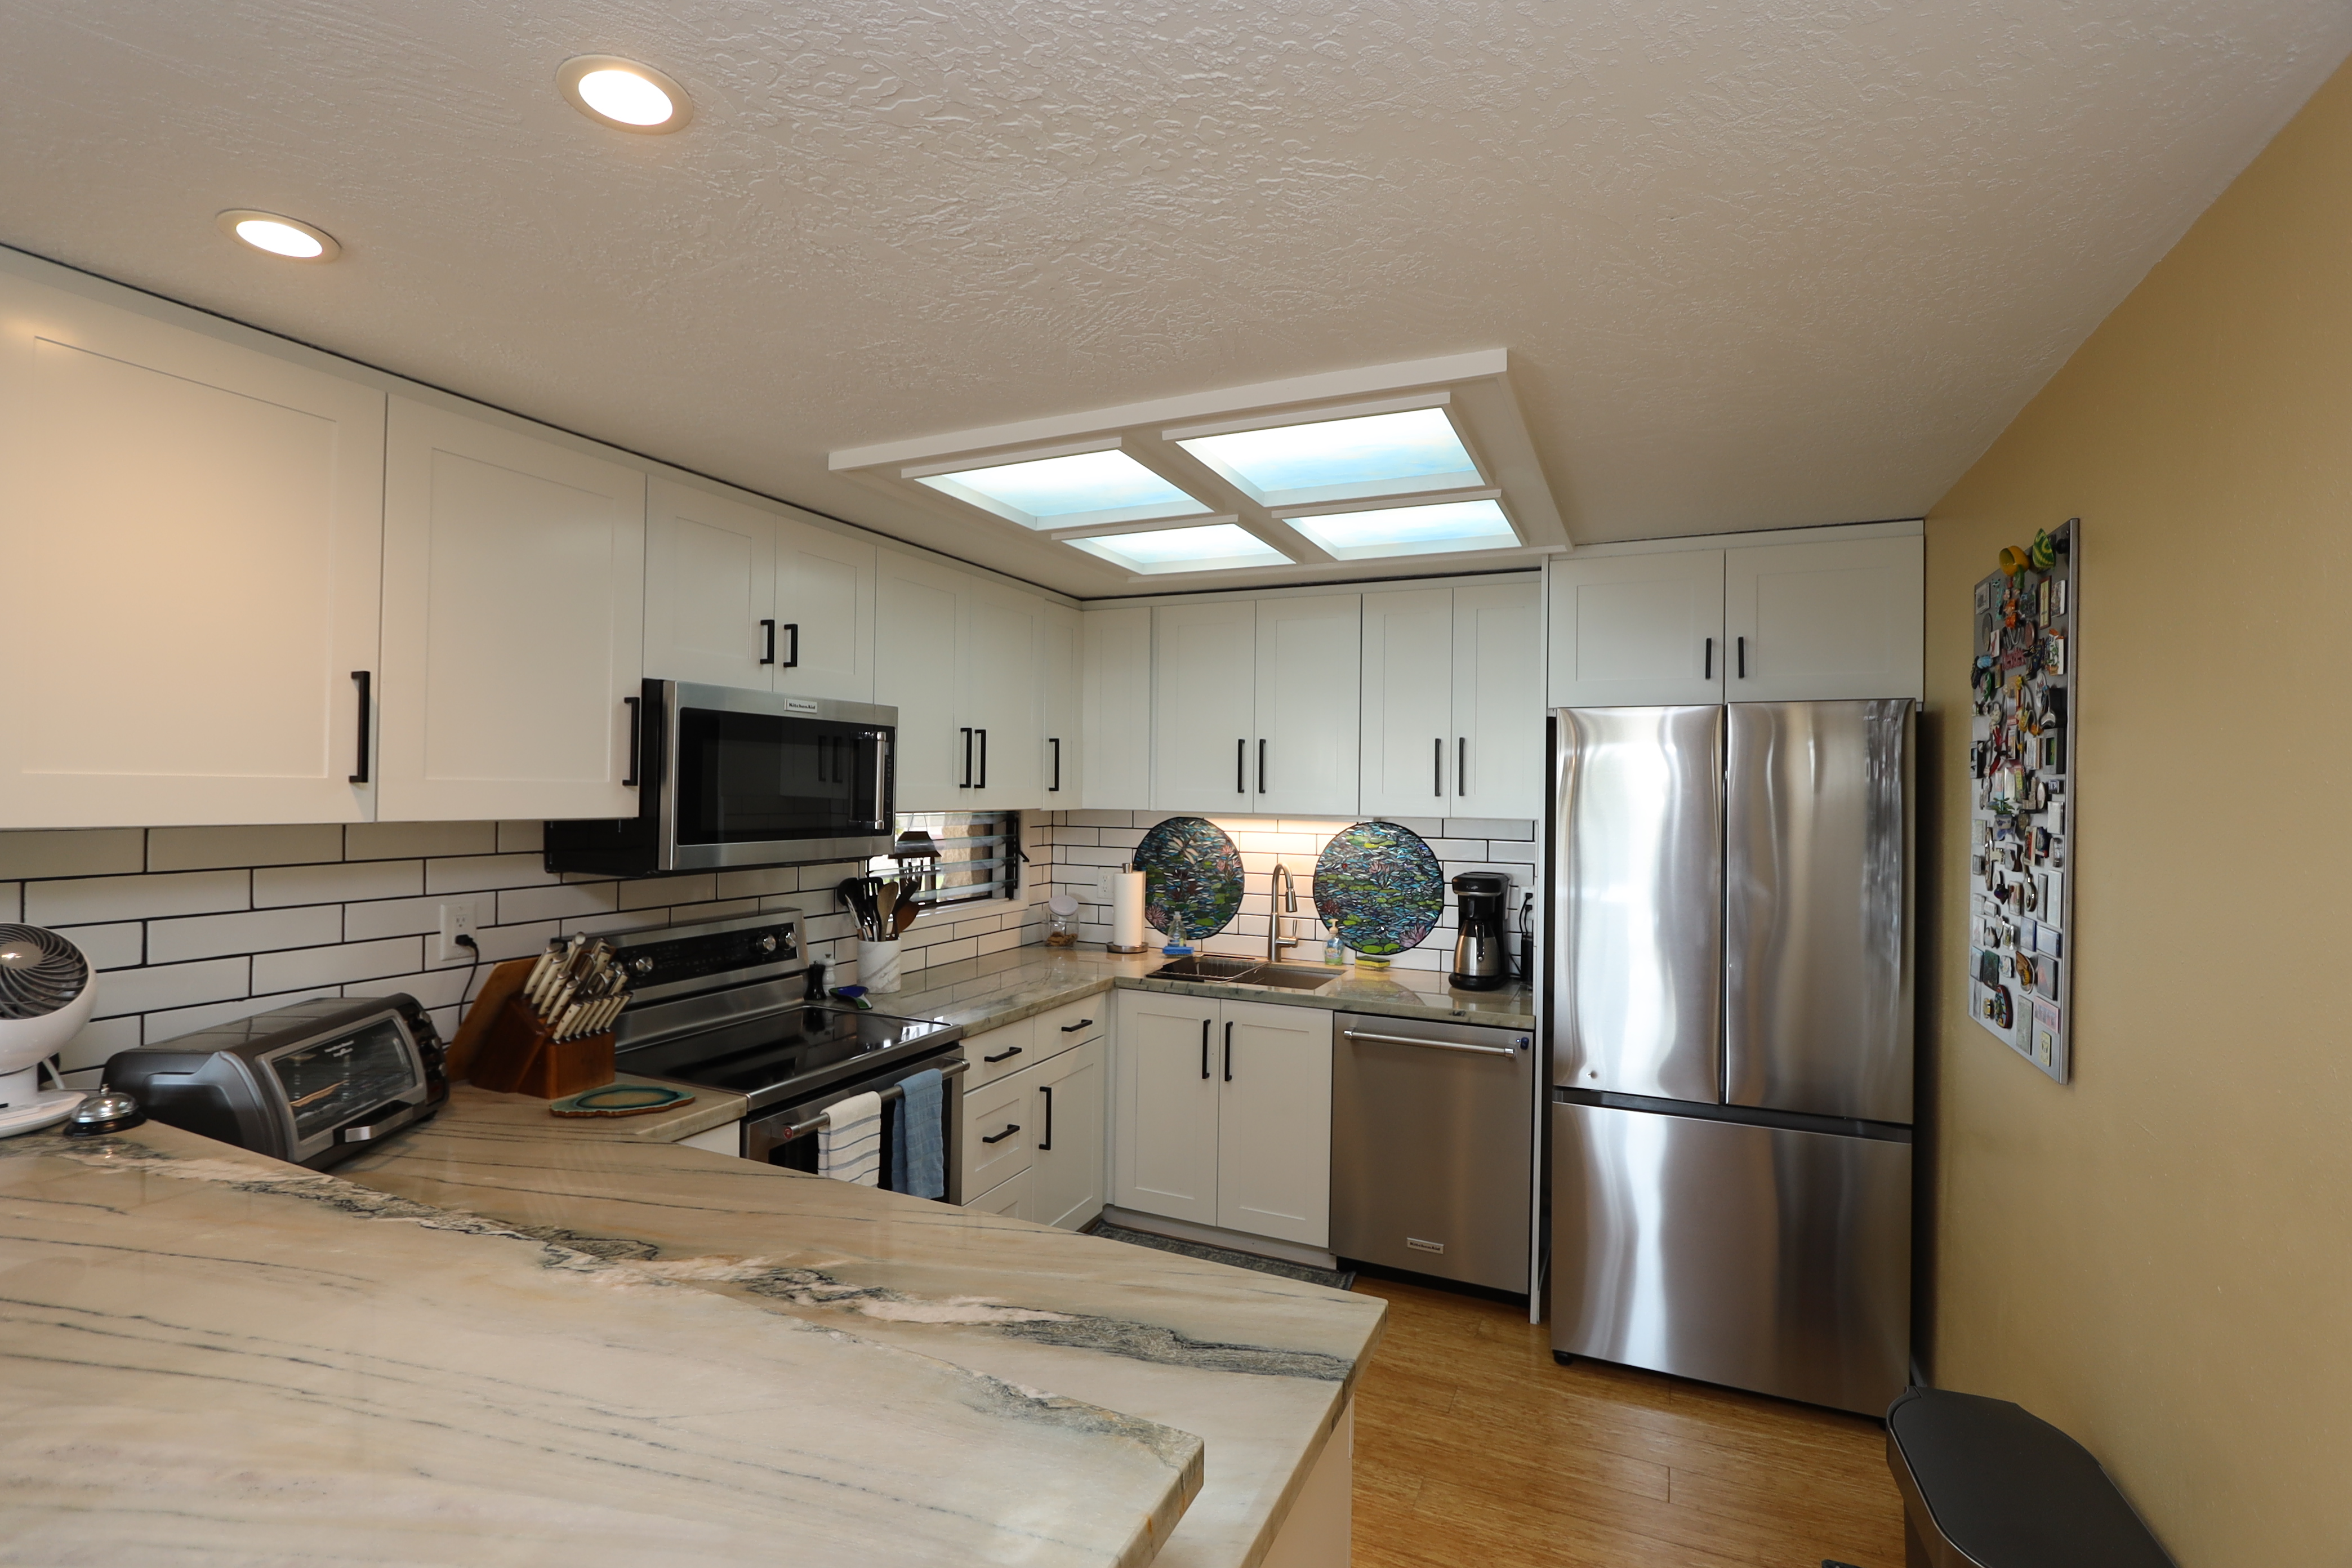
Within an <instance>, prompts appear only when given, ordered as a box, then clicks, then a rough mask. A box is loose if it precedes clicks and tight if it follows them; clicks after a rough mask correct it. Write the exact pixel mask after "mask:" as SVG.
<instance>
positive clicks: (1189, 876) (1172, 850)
mask: <svg viewBox="0 0 2352 1568" xmlns="http://www.w3.org/2000/svg"><path fill="white" fill-rule="evenodd" d="M1135 868H1136V869H1137V870H1139V871H1140V872H1142V873H1143V918H1144V919H1145V920H1146V921H1150V923H1151V926H1152V928H1153V929H1154V930H1156V931H1166V932H1168V933H1169V934H1171V935H1173V934H1174V931H1175V928H1174V926H1173V924H1172V923H1171V922H1172V921H1175V920H1177V919H1179V918H1181V920H1182V921H1183V925H1184V940H1185V941H1186V942H1203V941H1206V940H1207V939H1208V938H1210V937H1213V936H1214V935H1216V934H1217V933H1218V932H1219V931H1223V930H1224V929H1225V928H1226V927H1227V926H1229V925H1231V924H1233V923H1234V916H1235V915H1237V914H1239V913H1241V912H1242V854H1241V851H1240V850H1238V849H1236V848H1234V841H1233V840H1232V839H1230V838H1228V837H1225V830H1224V829H1223V828H1222V827H1219V826H1217V825H1216V824H1215V823H1213V822H1211V821H1209V820H1208V819H1207V818H1206V817H1201V816H1171V817H1170V818H1169V819H1168V820H1167V821H1165V822H1162V823H1160V824H1159V825H1157V826H1154V827H1153V828H1152V829H1151V831H1150V832H1149V833H1147V834H1145V835H1144V836H1143V842H1142V843H1141V844H1139V845H1137V846H1136V849H1135Z"/></svg>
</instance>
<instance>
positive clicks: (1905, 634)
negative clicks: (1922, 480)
mask: <svg viewBox="0 0 2352 1568" xmlns="http://www.w3.org/2000/svg"><path fill="white" fill-rule="evenodd" d="M1924 543H1925V541H1924V540H1922V539H1921V538H1920V537H1918V536H1917V535H1916V534H1915V535H1912V536H1909V537H1907V538H1897V539H1848V540H1838V541H1825V542H1822V543H1818V544H1772V545H1759V546H1756V547H1753V548H1749V549H1742V550H1732V551H1728V552H1726V557H1727V559H1726V563H1725V569H1724V628H1723V629H1724V632H1725V635H1726V637H1727V642H1728V647H1729V648H1730V650H1731V659H1730V668H1729V669H1728V671H1727V674H1728V676H1729V679H1728V680H1727V682H1726V685H1725V689H1724V695H1725V696H1726V697H1727V698H1728V699H1729V700H1731V701H1734V702H1777V701H1803V700H1816V701H1823V700H1835V699H1839V698H1854V697H1909V698H1914V699H1916V698H1920V697H1923V696H1924V695H1925V694H1926V692H1925V686H1924V682H1925V680H1926V669H1925V667H1924V665H1923V662H1922V659H1923V638H1924V637H1925V629H1924V626H1923V625H1922V616H1923V613H1924V612H1923V606H1922V603H1921V597H1922V594H1923V589H1924V572H1925V557H1924V551H1923V549H1922V546H1923V545H1924Z"/></svg>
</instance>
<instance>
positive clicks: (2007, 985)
mask: <svg viewBox="0 0 2352 1568" xmlns="http://www.w3.org/2000/svg"><path fill="white" fill-rule="evenodd" d="M2082 526H2083V525H2082V519H2080V518H2070V519H2069V520H2068V521H2065V522H2064V523H2063V524H2061V525H2060V526H2059V527H2057V528H2055V529H2053V530H2051V531H2048V532H2045V533H2040V534H2036V535H2035V536H2034V539H2033V542H2032V544H2030V545H2023V546H2011V547H2010V548H2008V549H2005V550H2003V551H2002V552H2001V562H2000V564H2001V570H2000V571H1997V572H1995V573H1993V574H1991V575H1990V576H1989V577H1986V578H1984V579H1983V580H1982V581H1980V582H1979V583H1978V584H1977V585H1976V648H1975V654H1974V658H1972V659H1971V661H1970V666H1969V686H1970V690H1971V692H1972V695H1973V707H1974V710H1975V713H1974V717H1973V719H1972V720H1971V721H1970V726H1969V741H1970V743H1969V781H1970V789H1971V791H1972V794H1971V796H1970V802H1969V1010H1970V1011H1971V1012H1972V1013H1973V1014H1974V1015H1975V1016H1976V1020H1977V1022H1978V1023H1979V1024H1981V1025H1983V1026H1985V1027H1986V1028H1987V1029H1989V1030H1990V1031H1991V1032H1992V1033H1993V1035H1994V1036H1996V1037H1998V1038H1999V1039H2000V1042H2001V1043H2002V1044H2003V1045H2006V1046H2007V1047H2009V1048H2010V1049H2011V1050H2013V1051H2015V1052H2016V1053H2017V1054H2018V1055H2019V1056H2021V1057H2023V1058H2025V1059H2026V1060H2028V1061H2030V1062H2032V1064H2033V1065H2034V1066H2035V1067H2038V1068H2041V1069H2042V1071H2043V1072H2045V1073H2048V1074H2049V1075H2050V1076H2051V1077H2052V1078H2053V1079H2057V1080H2058V1081H2059V1082H2060V1083H2064V1082H2065V1081H2066V1079H2067V1073H2068V1068H2069V1064H2070V1062H2071V1060H2072V1056H2073V1052H2072V1050H2071V1048H2070V1041H2071V1038H2072V1035H2073V1021H2074V995H2073V990H2074V988H2073V984H2072V981H2073V975H2074V935H2075V931H2074V826H2075V823H2074V808H2075V805H2076V801H2075V795H2074V733H2075V728H2076V726H2077V725H2078V724H2079V723H2080V722H2081V716H2080V714H2079V713H2077V711H2076V710H2075V704H2074V689H2075V687H2074V680H2075V668H2076V666H2077V664H2078V663H2079V661H2080V657H2081V649H2080V647H2078V646H2077V643H2076V640H2075V636H2074V628H2075V626H2076V624H2077V621H2078V619H2079V616H2080V611H2081V605H2080V604H2079V603H2078V602H2077V595H2076V592H2075V589H2076V577H2077V574H2078V572H2079V570H2080V568H2081V565H2082Z"/></svg>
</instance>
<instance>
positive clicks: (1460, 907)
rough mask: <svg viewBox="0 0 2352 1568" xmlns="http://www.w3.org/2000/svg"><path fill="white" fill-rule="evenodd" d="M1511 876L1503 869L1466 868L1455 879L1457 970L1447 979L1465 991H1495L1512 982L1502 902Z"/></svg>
mask: <svg viewBox="0 0 2352 1568" xmlns="http://www.w3.org/2000/svg"><path fill="white" fill-rule="evenodd" d="M1510 895H1511V879H1509V878H1508V877H1506V876H1505V875H1503V873H1502V872H1500V871H1465V872H1463V873H1462V874H1461V875H1460V876H1458V877H1456V878H1454V921H1455V925H1456V928H1457V934H1456V935H1455V936H1454V973H1451V974H1449V975H1447V976H1446V979H1447V981H1448V982H1450V983H1451V984H1454V985H1455V986H1457V987H1459V988H1460V989H1462V990H1464V991H1493V990H1496V989H1498V988H1500V987H1501V986H1503V985H1505V984H1508V983H1509V981H1510V978H1511V956H1510V954H1509V953H1508V952H1507V951H1505V943H1504V939H1503V905H1504V902H1505V900H1507V899H1509V897H1510Z"/></svg>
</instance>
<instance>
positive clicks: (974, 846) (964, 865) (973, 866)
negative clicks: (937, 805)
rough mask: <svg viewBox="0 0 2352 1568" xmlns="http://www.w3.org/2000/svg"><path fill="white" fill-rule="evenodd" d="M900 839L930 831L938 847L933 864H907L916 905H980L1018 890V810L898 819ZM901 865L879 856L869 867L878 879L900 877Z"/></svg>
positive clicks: (927, 814) (933, 813)
mask: <svg viewBox="0 0 2352 1568" xmlns="http://www.w3.org/2000/svg"><path fill="white" fill-rule="evenodd" d="M897 832H898V835H899V836H900V837H904V836H905V835H907V834H908V833H928V834H929V835H930V836H931V841H932V842H933V843H934V844H937V845H938V846H939V847H940V858H939V859H938V860H937V861H935V862H934V861H930V860H908V861H907V862H905V866H906V868H907V870H908V872H910V873H915V874H918V875H919V877H920V880H921V886H920V887H919V888H918V889H916V891H915V894H914V898H915V901H916V902H917V903H919V904H925V905H930V906H938V905H941V904H968V903H978V902H980V901H982V900H986V899H1010V898H1012V897H1013V896H1014V895H1015V894H1017V893H1019V892H1020V890H1021V814H1020V813H1019V812H1017V811H923V812H916V813H914V814H912V815H908V816H900V817H899V818H898V829H897ZM899 865H900V863H899V862H898V861H897V860H893V859H892V858H890V857H889V856H887V855H877V856H876V857H875V858H873V859H872V860H871V861H870V862H868V863H867V868H868V869H869V870H871V871H872V872H873V873H874V874H875V875H876V876H877V877H894V876H897V875H898V869H899Z"/></svg>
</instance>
